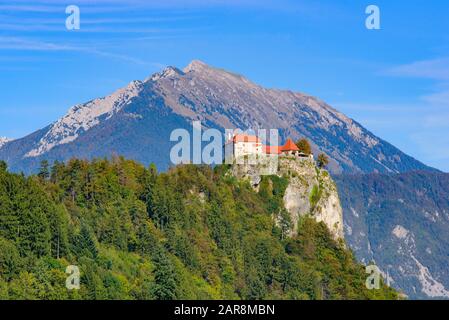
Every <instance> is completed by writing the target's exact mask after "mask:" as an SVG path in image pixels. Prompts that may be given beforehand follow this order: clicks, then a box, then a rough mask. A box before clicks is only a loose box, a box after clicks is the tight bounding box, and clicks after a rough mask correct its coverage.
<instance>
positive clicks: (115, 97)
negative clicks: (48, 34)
mask: <svg viewBox="0 0 449 320" xmlns="http://www.w3.org/2000/svg"><path fill="white" fill-rule="evenodd" d="M192 120H201V121H202V123H203V125H205V126H206V127H214V128H220V129H223V128H241V129H247V128H252V129H257V128H266V129H271V128H276V129H279V130H280V132H281V135H282V137H283V138H284V139H285V138H286V137H292V138H294V139H297V138H299V137H303V136H305V137H307V138H309V139H310V140H311V141H312V142H313V146H314V149H315V150H318V149H319V150H321V151H324V152H326V153H327V154H328V155H329V156H330V157H331V158H332V161H331V164H330V170H331V171H332V172H334V173H340V172H346V173H357V172H365V173H367V172H384V173H395V172H404V171H408V170H418V169H429V170H432V169H431V168H428V167H427V166H425V165H424V164H422V163H421V162H419V161H417V160H415V159H413V158H411V157H410V156H408V155H406V154H404V153H403V152H401V151H400V150H398V149H396V148H395V147H393V146H392V145H390V144H389V143H387V142H385V141H383V140H381V139H380V138H378V137H376V136H374V135H373V134H372V133H370V132H369V131H368V130H366V129H365V128H363V127H362V126H360V125H359V124H358V123H357V122H355V121H353V120H351V119H349V118H348V117H346V116H345V115H343V114H342V113H340V112H338V111H336V110H335V109H333V108H332V107H330V106H328V105H327V104H326V103H324V102H323V101H320V100H319V99H317V98H314V97H311V96H308V95H305V94H301V93H294V92H291V91H282V90H275V89H265V88H263V87H261V86H259V85H256V84H254V83H252V82H251V81H249V80H248V79H246V78H244V77H242V76H240V75H237V74H234V73H230V72H227V71H224V70H221V69H216V68H213V67H210V66H208V65H206V64H204V63H202V62H200V61H193V62H192V63H191V64H189V65H188V66H187V67H186V68H185V69H184V70H183V71H181V70H179V69H177V68H173V67H168V68H166V69H165V70H164V71H162V72H161V73H157V74H155V75H153V76H151V77H149V78H148V79H146V80H145V81H133V82H131V83H130V84H129V85H128V86H127V87H125V88H122V89H119V90H118V91H116V92H114V93H113V94H111V95H110V96H107V97H104V98H99V99H95V100H92V101H90V102H88V103H85V104H80V105H76V106H74V107H72V108H71V109H70V110H69V112H68V113H67V114H66V115H65V116H64V117H62V118H61V119H59V120H57V121H56V122H54V123H53V124H51V125H49V126H47V127H46V128H44V129H42V130H39V131H37V132H34V133H32V134H30V135H29V136H27V137H24V138H23V139H18V140H15V141H11V142H9V143H6V144H5V145H4V146H3V147H0V159H4V160H6V161H7V162H8V163H9V166H10V168H11V169H12V170H15V171H18V170H23V171H25V172H31V171H33V170H36V168H37V167H38V163H39V161H40V160H41V159H42V158H46V159H49V160H67V159H69V158H71V157H81V158H93V157H103V156H110V155H112V154H120V155H124V156H126V157H128V158H131V159H135V160H138V161H140V162H143V163H145V164H149V163H150V162H154V163H156V164H157V165H158V167H160V168H162V169H166V168H167V167H168V166H169V149H170V146H171V144H170V142H169V136H170V133H171V131H172V130H173V129H175V128H191V122H192Z"/></svg>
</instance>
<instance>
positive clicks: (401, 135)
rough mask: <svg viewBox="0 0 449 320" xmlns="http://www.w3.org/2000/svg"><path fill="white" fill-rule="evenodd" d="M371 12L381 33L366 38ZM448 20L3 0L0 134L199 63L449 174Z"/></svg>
mask: <svg viewBox="0 0 449 320" xmlns="http://www.w3.org/2000/svg"><path fill="white" fill-rule="evenodd" d="M370 4H375V5H377V6H378V7H379V8H380V12H381V30H367V29H366V28H365V19H366V17H367V15H366V14H365V8H366V7H367V6H368V5H370ZM67 5H77V6H79V8H80V11H81V29H80V30H77V31H67V30H66V28H65V20H66V18H67V16H68V15H67V14H66V13H65V8H66V6H67ZM448 16H449V2H447V1H429V2H424V1H419V0H407V1H405V0H395V1H391V0H372V1H362V0H337V1H335V0H322V1H318V0H307V1H306V0H295V1H288V0H276V1H274V0H267V1H263V0H241V1H237V0H211V1H206V0H191V1H181V0H166V1H161V0H158V1H152V0H147V1H143V0H128V1H121V0H99V1H87V0H72V1H70V2H65V1H52V0H35V1H25V0H16V1H0V75H1V76H0V88H1V89H0V136H7V137H12V138H19V137H22V136H24V135H26V134H29V133H31V132H33V131H35V130H37V129H39V128H42V127H44V126H46V125H48V124H50V123H51V122H53V121H54V120H56V119H57V118H58V117H60V116H62V115H63V114H64V113H65V112H66V111H67V109H68V108H69V107H70V106H72V105H74V104H77V103H81V102H86V101H88V100H90V99H92V98H95V97H99V96H103V95H106V94H108V93H111V92H112V91H114V90H115V89H118V88H119V87H121V86H123V85H126V84H127V83H129V82H130V81H132V80H135V79H145V78H147V77H148V76H149V75H150V74H152V73H154V72H156V71H158V70H160V69H161V68H163V67H164V66H166V65H174V66H177V67H180V68H182V67H184V66H185V65H187V64H188V63H189V62H190V60H193V59H200V60H203V61H205V62H207V63H209V64H211V65H214V66H219V67H222V68H225V69H228V70H231V71H235V72H238V73H241V74H243V75H245V76H247V77H248V78H250V79H251V80H253V81H255V82H257V83H259V84H261V85H264V86H267V87H275V88H285V89H291V90H295V91H301V92H305V93H308V94H311V95H314V96H317V97H320V98H321V99H323V100H325V101H326V102H328V103H330V104H331V105H332V106H334V107H335V108H336V109H338V110H340V111H342V112H344V113H345V114H347V115H348V116H350V117H352V118H354V119H355V120H357V121H358V122H360V123H361V124H362V125H364V126H365V127H367V128H368V129H369V130H371V131H372V132H374V133H375V134H376V135H378V136H380V137H381V138H383V139H385V140H387V141H389V142H391V143H392V144H394V145H395V146H397V147H399V148H400V149H401V150H403V151H404V152H406V153H408V154H410V155H412V156H414V157H416V158H417V159H419V160H421V161H423V162H425V163H426V164H428V165H431V166H435V167H437V168H439V169H441V170H444V171H446V172H448V171H449V17H448Z"/></svg>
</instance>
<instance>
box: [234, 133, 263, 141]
mask: <svg viewBox="0 0 449 320" xmlns="http://www.w3.org/2000/svg"><path fill="white" fill-rule="evenodd" d="M233 141H234V142H261V140H260V139H259V138H258V137H256V136H251V135H248V134H236V135H235V136H234V139H233Z"/></svg>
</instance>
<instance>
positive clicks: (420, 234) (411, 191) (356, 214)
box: [336, 172, 449, 298]
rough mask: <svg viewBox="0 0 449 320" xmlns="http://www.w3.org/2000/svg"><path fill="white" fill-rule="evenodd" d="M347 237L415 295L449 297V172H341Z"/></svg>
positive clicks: (395, 283)
mask: <svg viewBox="0 0 449 320" xmlns="http://www.w3.org/2000/svg"><path fill="white" fill-rule="evenodd" d="M336 182H337V185H338V188H339V192H340V199H341V203H342V206H343V208H344V221H345V238H346V240H347V241H348V243H349V245H350V247H351V248H352V249H353V250H354V252H355V253H356V255H357V257H358V258H359V259H360V260H361V261H365V262H370V261H373V260H374V261H375V262H376V263H377V265H378V266H379V267H380V268H381V269H382V270H383V271H384V272H385V273H387V272H388V273H389V275H390V277H391V278H392V285H393V286H395V287H396V288H400V289H402V290H403V291H405V293H406V294H408V295H409V296H410V297H412V298H437V297H445V298H449V174H443V173H430V172H409V173H403V174H399V175H393V176H388V175H379V174H369V175H359V176H339V177H336Z"/></svg>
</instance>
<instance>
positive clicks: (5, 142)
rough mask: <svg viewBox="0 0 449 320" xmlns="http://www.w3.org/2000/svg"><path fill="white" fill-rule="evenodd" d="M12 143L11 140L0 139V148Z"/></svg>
mask: <svg viewBox="0 0 449 320" xmlns="http://www.w3.org/2000/svg"><path fill="white" fill-rule="evenodd" d="M10 141H11V139H8V138H6V137H0V148H1V147H3V146H4V145H5V144H7V143H8V142H10Z"/></svg>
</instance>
